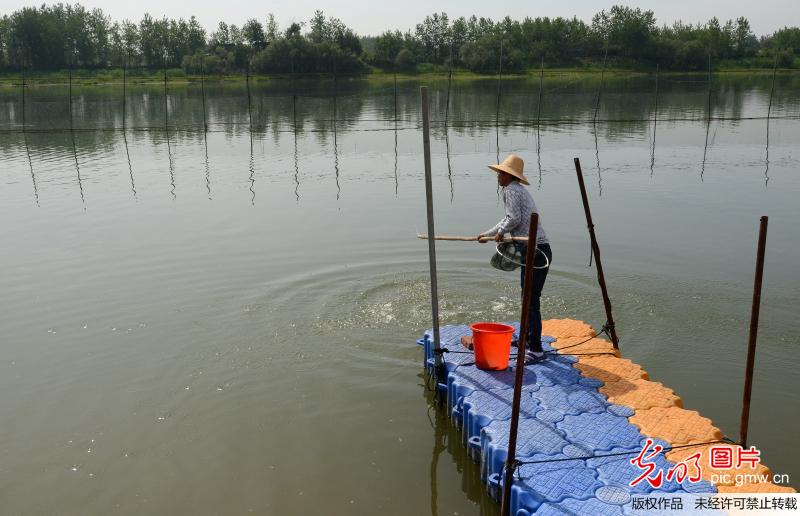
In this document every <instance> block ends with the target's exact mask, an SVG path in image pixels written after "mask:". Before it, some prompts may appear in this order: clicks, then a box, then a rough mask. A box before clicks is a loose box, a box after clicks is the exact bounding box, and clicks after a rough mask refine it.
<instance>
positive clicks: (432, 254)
mask: <svg viewBox="0 0 800 516" xmlns="http://www.w3.org/2000/svg"><path fill="white" fill-rule="evenodd" d="M419 91H420V96H421V97H422V146H423V152H424V157H425V199H426V204H427V210H428V234H429V235H435V234H436V232H435V231H434V230H433V180H432V178H431V138H430V115H429V113H428V111H429V105H428V87H427V86H422V87H421V88H420V90H419ZM428 263H429V267H430V275H431V313H432V317H433V349H434V357H435V358H434V360H435V371H436V375H437V377H436V382H437V385H436V392H437V394H438V392H439V386H438V383H439V382H440V381H442V380H444V378H440V377H439V376H440V375H441V361H442V356H441V354H440V353H439V348H440V345H441V344H440V339H439V287H438V284H437V281H436V243H435V241H434V240H433V239H428Z"/></svg>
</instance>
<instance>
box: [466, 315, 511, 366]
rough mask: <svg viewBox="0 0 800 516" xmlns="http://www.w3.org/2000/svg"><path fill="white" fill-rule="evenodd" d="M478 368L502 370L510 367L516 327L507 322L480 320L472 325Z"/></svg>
mask: <svg viewBox="0 0 800 516" xmlns="http://www.w3.org/2000/svg"><path fill="white" fill-rule="evenodd" d="M470 328H471V329H472V345H473V347H474V349H475V366H476V367H477V368H478V369H489V370H492V371H502V370H504V369H506V368H507V367H508V357H509V355H510V354H511V337H512V336H513V335H514V327H513V326H509V325H507V324H500V323H491V322H479V323H474V324H472V325H471V326H470Z"/></svg>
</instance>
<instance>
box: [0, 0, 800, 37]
mask: <svg viewBox="0 0 800 516" xmlns="http://www.w3.org/2000/svg"><path fill="white" fill-rule="evenodd" d="M63 1H65V2H68V3H76V2H74V1H72V0H63ZM41 3H42V0H35V1H34V0H29V1H20V0H0V14H10V13H11V12H13V11H15V10H17V9H19V8H21V7H24V6H33V5H40V4H41ZM49 3H55V2H49ZM78 3H81V4H83V5H84V6H86V7H89V8H94V7H100V8H101V9H103V11H104V12H105V13H106V14H107V15H110V16H111V18H112V19H114V20H117V21H121V20H123V19H126V18H128V19H131V20H134V21H138V20H140V19H141V17H142V15H143V14H144V13H145V12H149V13H150V14H151V15H152V16H153V17H156V18H160V17H162V16H167V17H169V18H181V17H183V18H188V17H190V16H192V15H194V16H196V17H197V19H198V20H199V21H200V23H201V24H202V25H203V26H204V27H205V28H206V29H207V30H208V31H209V32H211V31H212V30H213V29H214V28H215V27H216V26H217V24H218V23H219V22H220V21H225V22H227V23H229V24H230V23H235V24H236V25H241V24H242V23H243V22H244V21H246V20H247V19H248V18H257V19H258V20H260V21H261V22H262V23H263V22H264V20H265V19H266V17H267V14H268V13H270V12H272V13H273V14H274V15H275V18H276V20H277V21H278V23H279V24H280V26H281V28H284V27H286V26H287V25H288V24H289V23H291V22H294V21H297V22H303V21H307V20H309V19H310V18H311V16H312V15H313V13H314V11H315V10H317V9H320V10H322V11H324V13H325V15H326V16H334V17H336V18H339V19H341V20H342V21H343V22H344V23H345V24H346V25H347V26H349V27H351V28H352V29H353V30H355V31H356V32H357V33H358V34H360V35H377V34H380V33H381V32H383V31H385V30H387V29H392V30H394V29H399V30H401V31H405V30H408V29H412V30H413V28H414V26H415V24H416V23H418V22H420V21H422V20H423V19H424V18H425V16H427V15H429V14H431V13H433V12H442V11H444V12H446V13H447V14H448V16H449V17H450V18H451V19H454V18H457V17H459V16H465V17H468V16H471V15H472V14H475V15H476V16H479V17H480V16H484V17H488V18H492V19H501V18H503V17H505V16H506V15H508V16H511V18H514V19H522V18H524V17H526V16H530V17H533V18H535V17H537V16H550V17H555V16H562V17H565V18H566V17H570V18H571V17H572V16H577V17H578V18H579V19H582V20H584V21H586V22H590V21H591V19H592V16H593V15H594V13H596V12H598V11H600V10H602V9H608V8H609V7H611V6H612V5H614V4H620V5H627V6H630V7H640V8H642V9H650V10H652V11H653V12H654V13H655V15H656V20H657V22H658V24H659V25H662V24H664V23H666V24H672V23H673V22H674V21H676V20H682V21H683V22H685V23H692V24H694V23H698V22H702V23H705V22H706V21H708V19H709V18H711V17H712V16H716V17H717V18H719V19H720V20H721V21H722V22H724V21H725V20H728V19H736V18H738V17H739V16H744V17H745V18H747V19H748V20H749V21H750V26H751V27H752V29H753V32H754V33H755V34H756V35H758V36H761V35H765V34H770V33H772V32H774V31H775V30H777V29H780V28H782V27H784V26H800V5H798V0H760V1H753V0H747V1H745V0H670V1H669V2H665V1H663V0H662V1H661V2H658V1H656V0H639V1H626V0H608V2H607V3H605V2H597V1H589V0H561V1H553V0H540V1H538V2H537V1H532V0H506V1H501V0H494V1H486V0H483V1H476V0H438V1H435V2H431V1H430V0H427V1H426V0H400V1H398V0H395V1H391V2H380V1H377V0H274V1H272V2H257V1H253V0H250V1H233V2H230V3H228V2H224V1H223V2H220V1H215V2H211V1H208V0H199V1H198V0H195V1H190V0H169V1H164V0H137V1H136V2H131V1H130V0H83V1H81V2H78Z"/></svg>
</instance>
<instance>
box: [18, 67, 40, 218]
mask: <svg viewBox="0 0 800 516" xmlns="http://www.w3.org/2000/svg"><path fill="white" fill-rule="evenodd" d="M22 139H23V140H24V141H25V155H26V156H28V167H29V168H30V169H31V180H32V181H33V196H34V198H35V199H36V206H39V187H38V186H37V185H36V174H34V173H33V161H31V149H30V147H29V146H28V125H27V120H26V119H25V60H24V57H23V61H22Z"/></svg>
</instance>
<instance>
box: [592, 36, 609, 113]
mask: <svg viewBox="0 0 800 516" xmlns="http://www.w3.org/2000/svg"><path fill="white" fill-rule="evenodd" d="M607 61H608V40H607V39H606V51H605V55H604V56H603V68H602V69H601V70H600V86H599V87H598V88H597V101H596V102H595V105H594V117H593V118H592V121H594V122H597V114H598V113H599V112H600V96H601V95H602V94H603V80H604V79H605V73H606V62H607Z"/></svg>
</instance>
